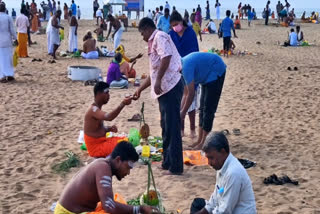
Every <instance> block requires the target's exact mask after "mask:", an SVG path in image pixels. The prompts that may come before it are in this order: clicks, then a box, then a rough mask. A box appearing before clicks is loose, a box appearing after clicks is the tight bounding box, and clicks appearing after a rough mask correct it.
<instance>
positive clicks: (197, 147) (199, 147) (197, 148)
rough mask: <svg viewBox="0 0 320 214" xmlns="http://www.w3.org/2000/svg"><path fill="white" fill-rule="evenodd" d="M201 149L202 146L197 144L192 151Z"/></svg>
mask: <svg viewBox="0 0 320 214" xmlns="http://www.w3.org/2000/svg"><path fill="white" fill-rule="evenodd" d="M202 147H203V145H202V144H198V145H197V146H195V147H193V149H195V150H201V149H202Z"/></svg>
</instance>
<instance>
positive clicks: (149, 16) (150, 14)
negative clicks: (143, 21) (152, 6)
mask: <svg viewBox="0 0 320 214" xmlns="http://www.w3.org/2000/svg"><path fill="white" fill-rule="evenodd" d="M147 17H148V18H149V19H153V14H152V12H151V10H149V11H148V15H147Z"/></svg>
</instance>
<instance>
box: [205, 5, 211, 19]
mask: <svg viewBox="0 0 320 214" xmlns="http://www.w3.org/2000/svg"><path fill="white" fill-rule="evenodd" d="M209 19H210V5H209V1H207V7H206V20H209Z"/></svg>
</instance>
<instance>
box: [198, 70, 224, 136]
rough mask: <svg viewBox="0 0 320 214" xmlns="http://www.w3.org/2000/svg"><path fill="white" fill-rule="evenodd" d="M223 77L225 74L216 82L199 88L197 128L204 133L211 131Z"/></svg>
mask: <svg viewBox="0 0 320 214" xmlns="http://www.w3.org/2000/svg"><path fill="white" fill-rule="evenodd" d="M225 75H226V73H224V74H223V75H222V76H221V77H218V79H217V80H215V81H212V82H209V83H207V84H205V85H202V86H201V98H200V108H199V111H200V113H199V126H200V127H201V128H202V129H203V130H204V131H206V132H210V131H211V130H212V126H213V120H214V115H215V113H216V111H217V108H218V104H219V100H220V96H221V92H222V88H223V83H224V78H225Z"/></svg>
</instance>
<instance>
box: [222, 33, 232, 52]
mask: <svg viewBox="0 0 320 214" xmlns="http://www.w3.org/2000/svg"><path fill="white" fill-rule="evenodd" d="M230 41H231V36H227V37H223V50H225V51H229V49H230Z"/></svg>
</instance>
